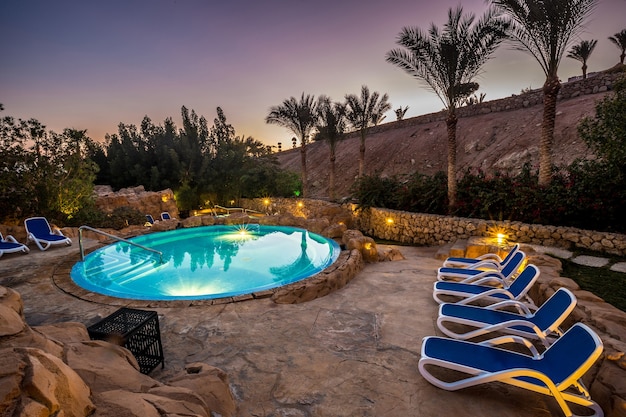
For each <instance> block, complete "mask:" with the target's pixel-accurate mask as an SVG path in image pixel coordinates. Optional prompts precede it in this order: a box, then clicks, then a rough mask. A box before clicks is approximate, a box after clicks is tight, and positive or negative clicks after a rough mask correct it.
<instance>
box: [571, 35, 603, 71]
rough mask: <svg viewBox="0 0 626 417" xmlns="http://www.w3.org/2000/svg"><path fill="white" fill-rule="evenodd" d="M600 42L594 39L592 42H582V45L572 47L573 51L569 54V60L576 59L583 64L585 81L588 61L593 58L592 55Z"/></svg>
mask: <svg viewBox="0 0 626 417" xmlns="http://www.w3.org/2000/svg"><path fill="white" fill-rule="evenodd" d="M597 43H598V41H597V40H596V39H592V40H590V41H580V43H578V44H576V45H574V46H572V49H570V50H569V52H568V53H567V57H568V58H572V59H575V60H577V61H580V62H582V64H583V66H582V70H583V80H586V79H587V60H588V59H589V57H590V56H591V53H592V52H593V50H594V49H595V47H596V44H597Z"/></svg>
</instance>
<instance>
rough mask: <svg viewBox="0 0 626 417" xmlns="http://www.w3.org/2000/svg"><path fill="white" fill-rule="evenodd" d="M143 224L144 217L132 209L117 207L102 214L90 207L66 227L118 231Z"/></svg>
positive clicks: (78, 214)
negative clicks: (87, 227) (88, 227)
mask: <svg viewBox="0 0 626 417" xmlns="http://www.w3.org/2000/svg"><path fill="white" fill-rule="evenodd" d="M145 222H146V216H144V215H143V213H141V212H140V211H139V210H137V209H135V208H132V207H117V208H115V209H113V211H112V212H111V213H104V212H103V211H101V210H99V209H97V208H95V207H93V206H92V207H89V208H83V209H82V210H81V211H79V212H78V213H77V214H76V216H75V217H74V218H72V220H71V223H69V224H68V225H69V226H74V227H78V226H82V225H86V226H90V227H95V228H105V229H116V230H120V229H123V228H125V227H127V226H131V225H143V224H144V223H145Z"/></svg>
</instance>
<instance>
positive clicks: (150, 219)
mask: <svg viewBox="0 0 626 417" xmlns="http://www.w3.org/2000/svg"><path fill="white" fill-rule="evenodd" d="M146 220H148V223H150V224H154V218H153V217H152V216H151V215H150V214H146Z"/></svg>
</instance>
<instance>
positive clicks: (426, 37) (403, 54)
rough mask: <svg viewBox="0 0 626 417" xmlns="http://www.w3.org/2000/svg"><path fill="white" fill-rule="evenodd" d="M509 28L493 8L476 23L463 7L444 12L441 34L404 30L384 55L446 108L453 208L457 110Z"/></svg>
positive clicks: (435, 31) (435, 29) (475, 87)
mask: <svg viewBox="0 0 626 417" xmlns="http://www.w3.org/2000/svg"><path fill="white" fill-rule="evenodd" d="M507 29H508V24H507V23H506V22H505V21H504V20H503V19H501V18H500V17H499V16H498V15H497V14H496V13H495V11H494V10H493V9H492V8H489V9H488V10H487V11H486V12H485V14H484V15H483V16H482V18H481V19H480V20H478V21H477V22H475V16H474V15H473V14H465V15H464V14H463V9H462V7H460V6H459V7H457V8H456V9H450V10H449V11H448V21H447V22H446V24H445V25H444V27H443V30H440V29H439V28H438V27H437V26H435V25H434V24H431V27H430V29H429V30H428V32H424V31H422V30H420V29H419V28H413V27H405V28H403V29H402V31H401V32H400V34H399V35H398V40H397V43H398V44H399V45H400V46H402V47H403V49H394V50H391V51H390V52H388V53H387V62H390V63H392V64H395V65H397V66H399V67H400V68H402V69H404V70H405V71H406V72H407V73H409V74H410V75H412V76H413V77H415V78H417V79H419V80H421V81H423V82H425V83H426V85H427V86H428V87H429V88H430V89H432V90H433V91H434V92H435V94H437V96H438V97H439V99H440V100H441V101H442V102H443V104H444V106H445V108H446V109H447V117H446V128H447V136H448V143H447V145H448V204H449V208H450V210H452V208H453V207H454V205H455V203H456V126H457V115H456V109H457V108H458V107H459V106H460V104H461V102H462V100H463V99H465V98H466V97H469V96H470V95H471V94H472V93H474V92H475V91H476V90H477V89H478V84H476V83H475V82H473V81H472V80H473V79H474V77H476V75H478V73H479V72H480V70H481V68H482V66H483V64H485V63H486V62H487V60H488V59H489V58H490V57H491V55H492V54H493V52H494V51H495V49H496V48H497V47H498V45H499V44H500V43H501V42H502V41H503V40H504V38H505V36H506V31H507Z"/></svg>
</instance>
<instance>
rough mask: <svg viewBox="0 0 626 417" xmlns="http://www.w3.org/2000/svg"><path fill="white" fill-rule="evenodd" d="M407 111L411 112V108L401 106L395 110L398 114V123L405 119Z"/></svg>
mask: <svg viewBox="0 0 626 417" xmlns="http://www.w3.org/2000/svg"><path fill="white" fill-rule="evenodd" d="M407 110H409V106H404V107H402V106H400V107H398V108H397V109H395V110H394V112H395V113H396V121H400V120H402V119H404V115H405V114H406V112H407Z"/></svg>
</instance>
